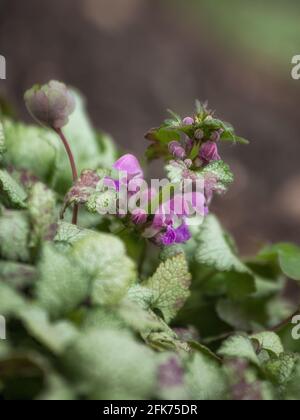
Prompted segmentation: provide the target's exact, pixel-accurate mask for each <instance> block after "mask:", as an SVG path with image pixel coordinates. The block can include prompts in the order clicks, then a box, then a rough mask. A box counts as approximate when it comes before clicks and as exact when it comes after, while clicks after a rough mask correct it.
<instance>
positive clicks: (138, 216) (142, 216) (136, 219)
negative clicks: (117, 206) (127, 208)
mask: <svg viewBox="0 0 300 420" xmlns="http://www.w3.org/2000/svg"><path fill="white" fill-rule="evenodd" d="M147 217H148V216H147V213H146V211H145V210H143V209H136V210H134V211H133V212H132V215H131V220H132V222H133V223H134V224H135V225H143V224H144V223H146V221H147Z"/></svg>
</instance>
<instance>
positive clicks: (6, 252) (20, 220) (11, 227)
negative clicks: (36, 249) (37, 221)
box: [0, 210, 30, 262]
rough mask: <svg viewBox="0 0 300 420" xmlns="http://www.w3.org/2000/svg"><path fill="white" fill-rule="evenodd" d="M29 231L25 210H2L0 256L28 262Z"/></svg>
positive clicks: (0, 219) (0, 218)
mask: <svg viewBox="0 0 300 420" xmlns="http://www.w3.org/2000/svg"><path fill="white" fill-rule="evenodd" d="M29 233H30V230H29V221H28V217H27V214H26V213H25V212H23V211H15V210H4V211H3V214H2V216H0V256H1V257H2V258H4V259H7V260H12V261H20V262H28V261H29V259H30V253H29Z"/></svg>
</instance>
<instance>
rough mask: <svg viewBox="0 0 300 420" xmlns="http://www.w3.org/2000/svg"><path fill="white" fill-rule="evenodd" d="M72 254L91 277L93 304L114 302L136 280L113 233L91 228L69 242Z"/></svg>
mask: <svg viewBox="0 0 300 420" xmlns="http://www.w3.org/2000/svg"><path fill="white" fill-rule="evenodd" d="M72 255H73V256H74V258H75V259H76V261H78V263H79V264H80V265H81V267H82V268H83V270H84V271H85V272H86V273H87V274H88V275H89V276H90V277H91V278H92V279H93V286H92V299H93V301H94V302H95V303H98V304H108V305H114V304H116V303H118V302H119V301H120V300H121V299H122V298H123V297H124V296H125V295H126V293H127V291H128V289H129V288H130V286H131V285H132V284H133V283H134V281H135V280H136V270H135V265H134V263H133V261H132V260H131V259H130V258H128V257H127V256H126V254H125V246H124V244H123V243H122V242H121V241H120V239H118V238H117V237H114V236H113V235H109V234H104V233H96V232H92V231H91V232H90V234H89V235H86V236H85V237H84V238H82V239H80V240H79V241H77V242H76V243H75V244H74V245H73V248H72Z"/></svg>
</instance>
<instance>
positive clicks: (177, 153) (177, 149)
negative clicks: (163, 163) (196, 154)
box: [169, 141, 186, 159]
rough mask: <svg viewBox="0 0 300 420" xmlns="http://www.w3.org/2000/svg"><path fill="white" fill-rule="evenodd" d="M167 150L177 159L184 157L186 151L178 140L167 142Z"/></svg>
mask: <svg viewBox="0 0 300 420" xmlns="http://www.w3.org/2000/svg"><path fill="white" fill-rule="evenodd" d="M169 151H170V153H171V154H172V155H173V156H174V157H176V158H178V159H185V158H186V152H185V150H184V148H183V147H182V146H181V144H180V143H179V142H178V141H171V143H169Z"/></svg>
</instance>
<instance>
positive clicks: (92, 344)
mask: <svg viewBox="0 0 300 420" xmlns="http://www.w3.org/2000/svg"><path fill="white" fill-rule="evenodd" d="M64 359H65V365H66V368H67V372H69V376H70V378H72V381H73V384H75V385H77V387H78V389H79V390H80V391H81V393H82V394H83V395H85V396H87V397H88V398H90V399H101V400H102V399H110V400H113V399H133V400H136V399H149V398H151V396H152V395H153V393H154V386H155V382H156V363H155V359H154V354H153V353H152V352H151V351H150V350H149V349H147V348H146V347H145V346H144V345H142V344H139V343H138V342H137V341H136V340H135V339H134V338H133V336H131V335H130V334H128V333H127V332H126V331H115V330H109V329H102V328H98V329H97V330H90V331H89V332H87V333H85V334H82V335H81V336H80V337H79V338H78V339H76V340H75V342H74V343H72V345H70V347H69V348H68V349H67V350H66V352H65V357H64Z"/></svg>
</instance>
